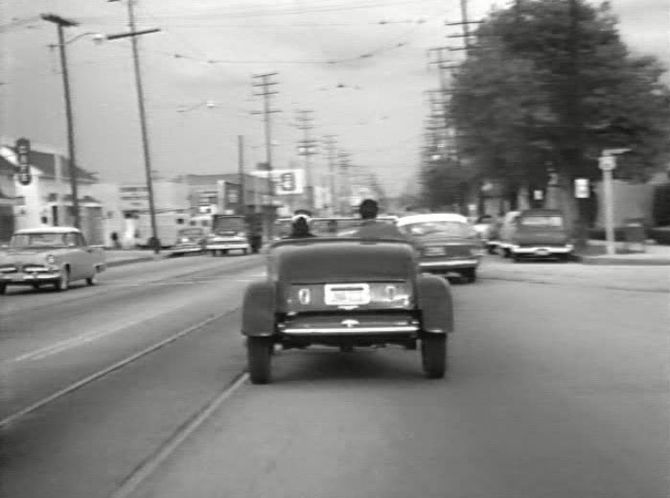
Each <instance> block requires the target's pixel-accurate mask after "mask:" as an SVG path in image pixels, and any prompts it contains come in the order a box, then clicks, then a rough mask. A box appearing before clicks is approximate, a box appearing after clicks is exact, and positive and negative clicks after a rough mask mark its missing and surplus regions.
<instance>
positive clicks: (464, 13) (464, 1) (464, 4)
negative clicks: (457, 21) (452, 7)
mask: <svg viewBox="0 0 670 498" xmlns="http://www.w3.org/2000/svg"><path fill="white" fill-rule="evenodd" d="M461 22H462V23H463V37H464V40H463V42H464V43H465V48H466V50H467V49H468V48H470V26H469V25H468V0H461Z"/></svg>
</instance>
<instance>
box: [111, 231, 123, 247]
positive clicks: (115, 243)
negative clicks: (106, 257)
mask: <svg viewBox="0 0 670 498" xmlns="http://www.w3.org/2000/svg"><path fill="white" fill-rule="evenodd" d="M110 238H111V239H112V247H113V248H114V249H121V244H120V243H119V234H118V233H116V232H112V233H111V235H110Z"/></svg>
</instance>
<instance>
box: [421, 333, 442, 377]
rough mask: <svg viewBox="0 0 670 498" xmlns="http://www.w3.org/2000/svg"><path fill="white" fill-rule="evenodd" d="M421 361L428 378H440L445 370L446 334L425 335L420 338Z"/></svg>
mask: <svg viewBox="0 0 670 498" xmlns="http://www.w3.org/2000/svg"><path fill="white" fill-rule="evenodd" d="M421 363H422V365H423V372H424V373H425V374H426V377H428V378H429V379H441V378H442V377H444V373H445V372H446V370H447V336H446V335H445V334H439V335H438V334H430V335H425V336H424V337H422V339H421Z"/></svg>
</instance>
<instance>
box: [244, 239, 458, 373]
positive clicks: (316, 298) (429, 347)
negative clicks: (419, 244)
mask: <svg viewBox="0 0 670 498" xmlns="http://www.w3.org/2000/svg"><path fill="white" fill-rule="evenodd" d="M416 258H417V257H416V252H415V251H414V248H413V247H412V245H411V244H409V243H408V242H405V241H399V240H394V241H390V240H361V239H354V238H337V237H329V238H326V237H313V238H307V239H286V240H281V241H277V242H274V243H273V244H272V245H271V246H270V249H269V254H268V269H267V277H266V278H265V279H261V280H258V281H256V282H253V283H251V284H250V285H249V286H248V287H247V290H246V293H245V295H244V300H243V306H242V334H243V335H244V336H245V337H246V339H247V358H248V367H249V376H250V378H251V382H252V383H255V384H263V383H267V382H269V381H270V380H271V360H272V352H273V351H274V349H275V345H280V346H281V347H282V348H283V349H290V348H305V347H308V346H312V345H315V344H318V345H325V346H332V347H335V348H339V349H340V350H341V351H350V350H352V349H353V348H355V347H368V346H375V345H384V344H398V345H401V346H404V347H406V349H409V350H412V349H416V348H417V342H419V343H420V344H421V348H420V349H421V358H422V362H423V370H424V373H425V374H426V376H428V377H430V378H439V377H443V376H444V373H445V370H446V367H447V359H446V353H447V334H448V333H449V332H451V331H452V330H453V307H452V298H451V291H450V287H449V284H448V282H447V281H446V280H445V279H443V278H440V277H437V276H434V275H428V274H421V273H419V272H418V271H417V268H418V265H417V263H418V262H417V259H416Z"/></svg>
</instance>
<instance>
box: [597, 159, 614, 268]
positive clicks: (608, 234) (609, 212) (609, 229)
mask: <svg viewBox="0 0 670 498" xmlns="http://www.w3.org/2000/svg"><path fill="white" fill-rule="evenodd" d="M598 167H599V168H600V169H601V170H602V172H603V194H604V201H605V240H606V241H607V254H609V255H612V254H614V253H615V248H614V189H613V187H612V171H614V168H616V157H615V156H612V155H609V154H608V155H602V156H600V158H599V159H598Z"/></svg>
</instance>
